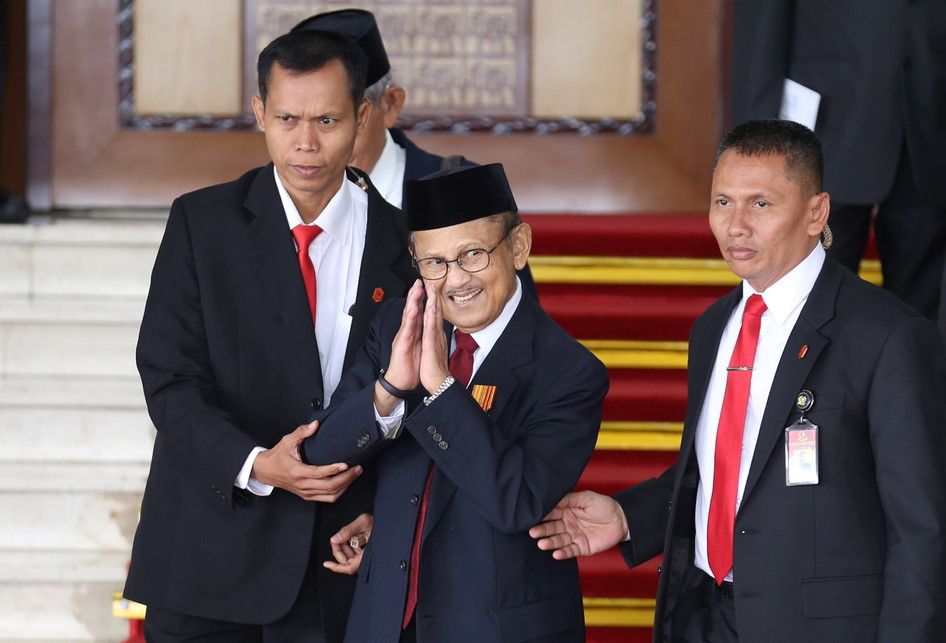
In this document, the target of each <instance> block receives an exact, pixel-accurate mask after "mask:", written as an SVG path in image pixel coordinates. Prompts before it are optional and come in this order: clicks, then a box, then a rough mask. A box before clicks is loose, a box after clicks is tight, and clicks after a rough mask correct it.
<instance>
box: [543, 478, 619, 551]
mask: <svg viewBox="0 0 946 643" xmlns="http://www.w3.org/2000/svg"><path fill="white" fill-rule="evenodd" d="M529 535H530V536H532V537H533V538H535V539H537V540H538V543H537V544H538V547H539V549H541V550H543V551H551V552H552V557H553V558H555V559H556V560H566V559H568V558H575V557H576V556H591V555H592V554H597V553H598V552H601V551H604V550H606V549H610V548H611V547H613V546H614V545H616V544H618V543H619V542H621V541H622V540H624V538H625V536H627V518H626V517H625V516H624V510H623V509H621V505H619V504H618V503H617V502H616V501H615V500H614V499H613V498H610V497H609V496H602V495H601V494H599V493H595V492H593V491H578V492H574V493H570V494H568V495H567V496H565V497H564V498H562V499H561V500H560V501H559V503H558V504H557V505H555V508H554V509H552V511H550V512H549V515H547V516H546V517H545V520H544V522H541V523H539V524H538V525H536V526H535V527H533V528H532V529H530V530H529Z"/></svg>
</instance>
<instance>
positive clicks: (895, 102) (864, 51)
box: [731, 0, 946, 206]
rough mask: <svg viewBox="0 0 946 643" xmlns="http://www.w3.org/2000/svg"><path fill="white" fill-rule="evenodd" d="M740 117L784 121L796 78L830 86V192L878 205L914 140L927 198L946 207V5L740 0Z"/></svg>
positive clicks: (824, 88) (896, 0) (736, 80)
mask: <svg viewBox="0 0 946 643" xmlns="http://www.w3.org/2000/svg"><path fill="white" fill-rule="evenodd" d="M732 31H733V38H734V40H733V49H732V52H733V61H732V97H731V100H732V120H733V122H734V123H740V122H742V121H745V120H749V119H752V118H776V117H778V113H779V105H780V103H781V98H782V84H783V82H784V80H785V78H786V77H789V78H791V79H792V80H795V81H797V82H799V83H801V84H802V85H805V86H806V87H810V88H811V89H814V90H815V91H817V92H820V93H821V107H820V111H819V113H818V122H817V125H816V130H815V131H816V133H817V134H818V136H819V137H820V138H821V140H822V142H823V143H824V153H825V189H826V190H827V191H828V192H830V193H831V197H832V198H833V199H834V200H835V201H837V202H839V203H878V202H880V201H881V200H882V199H883V198H884V197H885V196H886V195H887V194H888V193H889V191H890V188H891V185H892V184H893V179H894V175H895V174H896V169H897V163H898V161H899V159H900V151H901V146H902V145H903V143H904V142H906V145H907V150H908V151H909V154H910V161H911V163H912V165H913V171H914V174H915V177H916V182H917V187H918V189H919V193H920V195H921V196H922V197H923V198H924V199H925V200H926V201H927V202H929V203H932V204H937V205H941V206H946V181H944V180H943V177H946V117H944V116H943V115H944V114H946V3H944V2H942V0H861V1H859V2H856V3H851V2H848V1H847V0H735V3H734V7H733V30H732Z"/></svg>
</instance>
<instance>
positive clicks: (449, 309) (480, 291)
mask: <svg viewBox="0 0 946 643" xmlns="http://www.w3.org/2000/svg"><path fill="white" fill-rule="evenodd" d="M501 221H502V218H501V217H485V218H482V219H476V220H474V221H468V222H466V223H461V224H458V225H454V226H450V227H447V228H438V229H436V230H424V231H420V232H415V233H414V235H413V249H414V257H415V258H416V259H418V260H420V259H426V258H430V257H439V258H442V259H447V260H452V259H456V258H457V257H458V256H459V255H461V254H463V253H464V252H466V251H468V250H473V249H476V248H483V249H486V250H489V249H491V248H493V247H494V246H496V244H497V242H499V240H500V238H501V237H502V236H503V232H505V227H504V226H503V225H501V224H500V223H498V222H501ZM531 246H532V230H531V229H530V228H529V226H528V225H526V224H521V225H519V226H517V227H516V228H515V229H513V230H512V231H511V232H510V233H509V236H508V237H507V238H506V240H505V241H503V242H501V243H499V246H497V247H496V249H495V250H494V251H493V253H492V254H491V255H490V258H489V266H488V267H487V268H486V269H485V270H481V271H480V272H474V273H469V272H466V271H465V270H463V269H461V268H460V267H459V266H457V264H456V263H451V264H450V265H449V268H448V270H447V276H446V277H444V278H443V279H434V280H425V281H426V283H429V284H433V286H434V288H435V289H436V290H437V294H438V296H439V297H440V303H441V306H442V309H443V316H444V319H446V320H447V321H448V322H450V323H451V324H453V325H454V326H456V327H457V328H458V329H460V330H461V331H463V332H466V333H473V332H476V331H479V330H482V329H484V328H486V327H487V326H489V325H490V324H491V323H493V322H494V321H495V320H496V318H497V317H499V315H500V313H502V311H503V307H505V305H506V302H508V301H509V299H510V298H511V297H512V295H513V293H515V291H516V270H520V269H522V268H523V267H525V265H526V260H527V259H528V258H529V249H530V248H531Z"/></svg>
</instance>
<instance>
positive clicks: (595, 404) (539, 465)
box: [405, 357, 608, 533]
mask: <svg viewBox="0 0 946 643" xmlns="http://www.w3.org/2000/svg"><path fill="white" fill-rule="evenodd" d="M607 390H608V377H607V372H606V371H605V369H604V366H603V365H602V364H601V363H600V362H598V360H596V359H593V358H591V357H588V358H587V359H575V360H572V364H570V368H568V369H567V370H566V371H565V372H560V373H557V374H556V376H555V378H554V379H553V380H552V381H551V382H550V384H549V386H548V387H547V388H545V390H544V393H543V395H542V396H541V398H539V399H537V400H536V402H535V404H534V405H533V406H532V408H531V410H530V411H529V412H528V414H527V415H526V417H525V418H524V420H523V422H522V423H521V425H519V426H518V427H515V428H514V431H513V433H514V435H509V433H508V432H504V431H502V430H501V429H500V428H499V427H498V426H497V425H496V424H495V422H493V420H492V419H491V418H490V417H489V415H487V414H486V413H485V412H484V411H483V410H482V409H481V408H480V407H479V405H478V404H477V402H476V401H475V400H474V399H473V397H472V396H471V395H470V394H469V392H468V391H467V390H466V389H464V388H463V387H462V386H461V385H460V384H458V383H454V384H453V385H452V386H450V387H449V388H448V389H447V390H446V391H445V392H444V393H442V394H441V395H440V396H439V397H438V398H437V399H436V400H435V401H434V402H433V403H432V404H431V405H430V406H421V407H420V408H418V410H417V412H415V413H413V414H411V415H410V416H409V417H408V418H406V419H405V429H406V430H408V431H410V433H411V434H412V435H413V436H414V439H415V440H417V442H418V443H419V444H420V445H421V447H422V448H423V449H424V450H425V451H426V452H427V454H428V455H429V456H430V457H431V458H432V459H433V461H434V463H435V464H436V466H437V467H439V468H440V469H441V471H443V473H444V474H445V475H446V476H447V477H448V478H450V479H451V480H452V481H453V482H454V484H456V485H457V487H458V489H459V491H460V493H464V494H466V496H468V497H469V498H470V499H471V500H472V501H473V503H474V505H475V506H476V507H477V508H478V510H479V511H480V513H481V514H482V515H483V517H484V518H485V519H486V520H487V521H488V522H489V523H490V524H491V525H492V526H493V527H494V528H495V529H497V530H499V531H501V532H506V533H519V532H524V531H526V530H527V529H529V528H530V527H531V526H532V525H534V524H536V523H538V522H540V521H541V520H542V518H543V517H545V515H546V514H547V513H548V512H549V511H550V510H551V508H552V507H553V506H555V503H556V502H558V501H559V500H560V499H561V498H562V497H563V496H564V495H565V494H566V493H567V492H569V491H570V490H571V489H572V488H573V487H574V485H575V483H576V482H577V481H578V477H579V476H580V475H581V472H582V470H583V469H584V468H585V465H586V464H587V462H588V459H589V458H590V457H591V454H592V452H593V451H594V447H595V441H596V439H597V435H598V429H599V426H600V422H601V404H602V402H603V400H604V396H605V393H607ZM430 427H434V428H435V433H439V434H440V435H441V436H442V439H441V440H435V439H432V436H431V435H430V432H429V428H430Z"/></svg>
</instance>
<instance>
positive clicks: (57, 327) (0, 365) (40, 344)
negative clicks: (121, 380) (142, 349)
mask: <svg viewBox="0 0 946 643" xmlns="http://www.w3.org/2000/svg"><path fill="white" fill-rule="evenodd" d="M142 311H143V302H141V301H112V302H108V301H94V302H84V301H75V302H66V301H61V300H60V301H24V300H14V301H0V374H3V375H57V376H60V377H62V376H67V375H89V376H99V377H102V376H114V375H124V376H131V375H136V374H137V369H136V367H135V345H136V343H137V341H138V327H139V325H140V323H141V314H142Z"/></svg>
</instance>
